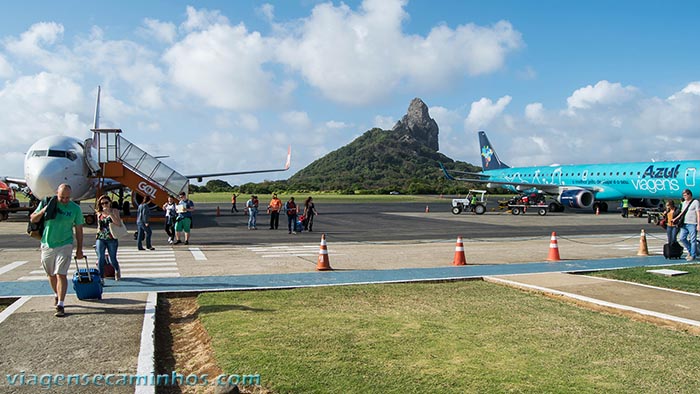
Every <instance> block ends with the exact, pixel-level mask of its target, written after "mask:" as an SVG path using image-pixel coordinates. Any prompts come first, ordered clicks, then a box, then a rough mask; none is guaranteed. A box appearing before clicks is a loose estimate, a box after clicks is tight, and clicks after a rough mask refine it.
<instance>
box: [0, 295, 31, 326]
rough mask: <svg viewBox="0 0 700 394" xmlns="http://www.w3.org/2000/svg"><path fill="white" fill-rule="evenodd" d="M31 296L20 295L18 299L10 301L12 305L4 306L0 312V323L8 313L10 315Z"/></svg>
mask: <svg viewBox="0 0 700 394" xmlns="http://www.w3.org/2000/svg"><path fill="white" fill-rule="evenodd" d="M31 299H32V297H22V298H20V299H19V300H17V301H15V302H13V303H12V305H10V306H8V307H7V308H5V310H4V311H2V312H0V324H1V323H2V322H4V321H5V319H7V318H8V317H10V315H12V314H13V313H14V312H15V311H16V310H17V309H19V308H20V307H21V306H22V305H24V304H25V303H26V302H27V301H29V300H31Z"/></svg>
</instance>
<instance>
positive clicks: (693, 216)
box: [673, 189, 700, 261]
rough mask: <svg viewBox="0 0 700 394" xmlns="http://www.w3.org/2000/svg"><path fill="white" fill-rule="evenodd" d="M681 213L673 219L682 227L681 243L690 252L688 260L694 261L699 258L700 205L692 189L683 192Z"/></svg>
mask: <svg viewBox="0 0 700 394" xmlns="http://www.w3.org/2000/svg"><path fill="white" fill-rule="evenodd" d="M679 211H680V213H679V214H678V216H676V217H675V218H674V219H673V222H674V223H676V224H677V225H679V227H680V234H679V236H680V241H681V243H682V244H683V246H685V249H686V250H687V251H688V256H686V258H685V259H686V260H688V261H693V260H695V259H696V258H697V257H698V251H697V239H698V230H700V228H698V227H699V226H700V204H699V203H698V201H697V200H695V199H693V192H691V191H690V189H685V190H683V205H682V206H681V209H680V210H679Z"/></svg>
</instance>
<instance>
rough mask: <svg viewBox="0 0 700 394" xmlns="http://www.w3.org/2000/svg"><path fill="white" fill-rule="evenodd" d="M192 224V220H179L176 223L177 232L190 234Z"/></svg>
mask: <svg viewBox="0 0 700 394" xmlns="http://www.w3.org/2000/svg"><path fill="white" fill-rule="evenodd" d="M191 224H192V219H190V218H182V220H179V221H177V222H175V231H177V232H178V233H179V232H182V231H184V232H186V233H189V232H190V225H191Z"/></svg>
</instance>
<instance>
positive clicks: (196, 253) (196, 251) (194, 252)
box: [189, 248, 207, 260]
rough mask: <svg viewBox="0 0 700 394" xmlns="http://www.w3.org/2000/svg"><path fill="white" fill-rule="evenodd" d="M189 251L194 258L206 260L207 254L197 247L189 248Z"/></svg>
mask: <svg viewBox="0 0 700 394" xmlns="http://www.w3.org/2000/svg"><path fill="white" fill-rule="evenodd" d="M189 249H190V253H192V257H194V259H195V260H206V259H207V256H205V255H204V253H203V252H202V251H201V250H199V248H189Z"/></svg>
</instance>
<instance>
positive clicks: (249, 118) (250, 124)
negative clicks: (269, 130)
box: [236, 114, 260, 131]
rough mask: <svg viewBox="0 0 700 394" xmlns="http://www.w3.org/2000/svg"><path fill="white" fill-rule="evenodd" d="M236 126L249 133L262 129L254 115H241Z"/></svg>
mask: <svg viewBox="0 0 700 394" xmlns="http://www.w3.org/2000/svg"><path fill="white" fill-rule="evenodd" d="M236 124H237V125H238V126H240V127H242V128H243V129H245V130H248V131H257V130H259V129H260V122H259V121H258V118H257V117H256V116H255V115H252V114H240V115H239V116H238V121H237V122H236Z"/></svg>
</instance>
